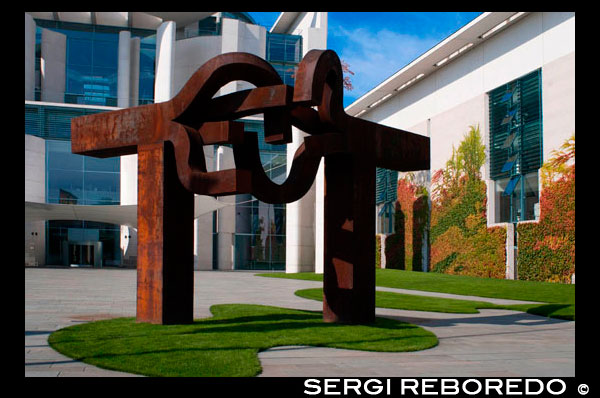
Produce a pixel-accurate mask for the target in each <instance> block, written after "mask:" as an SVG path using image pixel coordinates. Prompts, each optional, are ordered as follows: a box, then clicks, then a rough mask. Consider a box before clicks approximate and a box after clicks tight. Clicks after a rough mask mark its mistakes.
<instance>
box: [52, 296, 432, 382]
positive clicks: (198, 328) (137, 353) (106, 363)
mask: <svg viewBox="0 0 600 398" xmlns="http://www.w3.org/2000/svg"><path fill="white" fill-rule="evenodd" d="M211 312H212V314H213V317H211V318H206V319H199V320H196V321H195V322H194V323H193V324H190V325H152V324H148V323H136V321H135V318H118V319H111V320H104V321H96V322H90V323H84V324H80V325H75V326H70V327H67V328H64V329H60V330H58V331H56V332H54V333H52V334H51V335H50V336H49V338H48V342H49V344H50V346H51V347H52V348H54V349H55V350H57V351H58V352H60V353H62V354H64V355H66V356H68V357H71V358H74V359H77V360H81V361H83V362H86V363H89V364H92V365H95V366H98V367H101V368H106V369H112V370H119V371H124V372H129V373H136V374H142V375H146V376H187V377H198V376H213V377H214V376H246V377H247V376H255V375H257V374H259V373H260V372H261V366H260V362H259V360H258V356H257V353H258V352H259V351H262V350H265V349H268V348H271V347H276V346H283V345H308V346H319V347H334V348H346V349H353V350H364V351H388V352H390V351H391V352H399V351H417V350H423V349H427V348H431V347H434V346H435V345H437V343H438V340H437V338H436V337H435V335H434V334H433V333H431V332H428V331H426V330H425V329H423V328H421V327H418V326H415V325H411V324H408V323H404V322H399V321H395V320H391V319H385V318H377V320H376V323H375V324H373V325H340V324H334V323H324V322H323V315H322V313H320V312H313V311H300V310H293V309H285V308H277V307H268V306H259V305H246V304H222V305H215V306H212V307H211Z"/></svg>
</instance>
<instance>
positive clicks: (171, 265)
mask: <svg viewBox="0 0 600 398" xmlns="http://www.w3.org/2000/svg"><path fill="white" fill-rule="evenodd" d="M342 78H343V76H342V69H341V64H340V61H339V58H338V56H337V55H336V54H335V52H333V51H331V50H312V51H309V52H308V53H307V54H306V55H305V57H304V58H303V59H302V61H301V62H300V64H299V65H298V70H297V72H296V80H295V85H294V87H291V86H287V85H284V84H283V83H282V80H281V78H280V77H279V75H278V74H277V72H276V71H275V69H274V68H273V67H272V66H271V65H270V64H269V63H268V62H266V61H265V60H263V59H261V58H259V57H257V56H255V55H252V54H248V53H227V54H222V55H219V56H216V57H214V58H212V59H211V60H209V61H208V62H206V63H205V64H204V65H203V66H202V67H200V68H199V69H198V70H197V71H196V72H195V73H194V74H193V75H192V77H191V78H190V79H189V80H188V82H187V83H186V84H185V86H184V87H183V88H182V89H181V91H180V92H179V93H178V94H177V95H176V96H175V97H173V98H172V99H171V100H170V101H167V102H162V103H157V104H151V105H143V106H137V107H133V108H127V109H121V110H117V111H112V112H105V113H99V114H94V115H88V116H82V117H78V118H74V119H73V120H72V126H71V134H72V152H73V153H77V154H81V155H89V156H95V157H111V156H120V155H127V154H133V153H137V154H138V265H137V267H138V282H137V284H138V286H137V287H138V293H137V319H138V321H140V322H152V323H162V324H169V323H188V322H192V313H193V308H192V303H193V213H194V201H193V194H194V193H196V194H201V195H211V196H223V195H234V194H242V193H249V194H252V195H254V196H255V197H256V198H257V199H259V200H261V201H263V202H266V203H289V202H293V201H296V200H298V199H300V198H301V197H302V196H303V195H304V194H305V193H306V192H307V191H308V190H309V189H310V187H311V185H312V184H313V181H314V179H315V176H316V173H317V169H318V167H319V163H320V161H321V158H324V159H325V225H324V227H325V237H324V240H325V241H324V257H325V258H324V278H323V290H324V297H323V299H324V300H323V319H324V321H326V322H343V323H370V322H373V321H374V318H375V252H374V251H375V248H374V244H373V236H374V234H375V168H376V167H383V168H387V169H393V170H399V171H413V170H425V169H429V138H428V137H424V136H421V135H417V134H413V133H410V132H407V131H403V130H399V129H394V128H391V127H387V126H383V125H380V124H376V123H373V122H370V121H367V120H363V119H358V118H355V117H352V116H349V115H347V114H346V113H345V112H344V109H343V105H342V104H343V101H342V99H343V98H342V96H343V88H342ZM236 80H244V81H247V82H249V83H251V84H253V85H254V86H256V87H255V88H253V89H248V90H242V91H238V92H234V93H231V94H226V95H222V96H217V97H214V95H215V94H216V93H217V92H218V90H219V89H220V88H221V87H223V86H224V85H225V84H227V83H229V82H232V81H236ZM213 97H214V98H213ZM254 114H263V115H264V137H265V141H266V142H267V143H269V144H286V143H290V142H291V139H292V126H295V127H297V128H298V129H300V130H302V131H304V132H306V133H308V135H307V136H306V137H304V139H303V142H302V144H301V145H300V146H299V148H298V149H297V150H296V152H295V154H294V160H293V162H292V164H291V165H288V170H289V172H288V176H287V179H286V180H285V181H284V182H283V183H282V184H276V183H274V182H273V181H271V180H270V179H269V177H268V176H267V175H266V174H265V171H264V169H263V167H262V164H261V161H260V155H259V150H258V136H257V133H255V132H249V131H244V125H243V123H242V122H239V121H236V120H237V119H240V118H242V117H244V116H249V115H254ZM214 144H217V145H218V144H231V145H232V147H233V154H234V162H235V168H234V169H228V170H220V171H214V172H208V171H207V168H206V164H205V159H204V153H203V149H202V147H203V146H204V145H214Z"/></svg>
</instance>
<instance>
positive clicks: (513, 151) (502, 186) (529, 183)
mask: <svg viewBox="0 0 600 398" xmlns="http://www.w3.org/2000/svg"><path fill="white" fill-rule="evenodd" d="M541 91H542V89H541V70H539V69H538V70H536V71H533V72H531V73H529V74H527V75H525V76H523V77H521V78H519V79H516V80H513V81H511V82H509V83H507V84H505V85H503V86H500V87H498V88H496V89H494V90H492V91H491V92H490V93H489V111H490V176H491V178H492V179H493V180H494V184H495V202H496V208H495V222H518V221H525V220H534V219H536V218H537V217H538V215H537V213H538V210H537V209H538V206H539V204H538V202H539V184H538V170H539V168H540V167H541V165H542V137H543V135H542V92H541Z"/></svg>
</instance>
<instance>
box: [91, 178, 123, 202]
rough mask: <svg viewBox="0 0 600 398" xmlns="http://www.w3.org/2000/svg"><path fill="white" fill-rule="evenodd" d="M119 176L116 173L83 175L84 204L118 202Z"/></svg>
mask: <svg viewBox="0 0 600 398" xmlns="http://www.w3.org/2000/svg"><path fill="white" fill-rule="evenodd" d="M119 186H120V176H119V174H118V173H100V172H86V173H85V192H84V195H85V196H84V199H85V204H87V205H94V204H98V205H100V204H113V203H117V204H118V201H119Z"/></svg>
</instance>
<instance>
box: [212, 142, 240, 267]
mask: <svg viewBox="0 0 600 398" xmlns="http://www.w3.org/2000/svg"><path fill="white" fill-rule="evenodd" d="M216 157H217V158H216V164H217V167H216V169H217V170H226V169H232V168H234V167H235V163H234V160H233V149H231V148H228V147H224V146H219V147H218V149H217V154H216ZM218 200H219V201H223V202H226V203H231V204H232V205H231V206H227V207H223V208H221V209H219V210H217V251H218V254H217V257H218V258H217V262H218V268H219V269H220V270H231V269H233V266H234V258H235V247H234V244H235V242H234V234H235V196H233V195H230V196H222V197H219V198H218ZM213 255H215V253H213Z"/></svg>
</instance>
